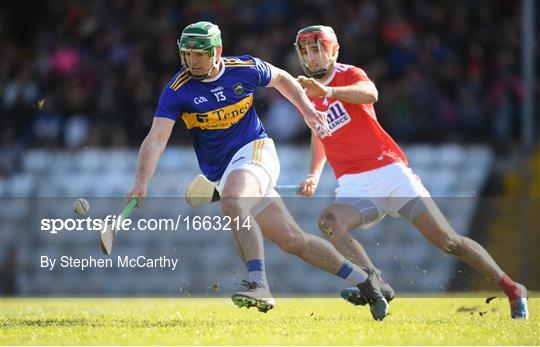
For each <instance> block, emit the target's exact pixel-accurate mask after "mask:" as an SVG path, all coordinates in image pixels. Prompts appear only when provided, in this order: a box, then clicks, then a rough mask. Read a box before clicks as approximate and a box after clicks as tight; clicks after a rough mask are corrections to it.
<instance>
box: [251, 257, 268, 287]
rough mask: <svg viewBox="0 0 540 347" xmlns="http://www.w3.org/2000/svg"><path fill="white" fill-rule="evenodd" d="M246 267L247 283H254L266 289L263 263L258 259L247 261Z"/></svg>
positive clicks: (266, 283)
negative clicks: (247, 273)
mask: <svg viewBox="0 0 540 347" xmlns="http://www.w3.org/2000/svg"><path fill="white" fill-rule="evenodd" d="M246 266H247V269H248V271H249V281H250V282H256V283H258V284H260V285H261V286H263V287H266V288H268V282H267V281H266V272H265V271H264V261H263V260H260V259H253V260H250V261H248V262H247V263H246Z"/></svg>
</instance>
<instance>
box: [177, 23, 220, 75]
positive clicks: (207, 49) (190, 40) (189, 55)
mask: <svg viewBox="0 0 540 347" xmlns="http://www.w3.org/2000/svg"><path fill="white" fill-rule="evenodd" d="M177 44H178V50H179V52H180V61H181V62H182V66H185V67H186V69H187V70H188V74H189V75H190V76H191V77H192V78H194V79H198V80H202V79H205V78H208V77H209V76H210V74H211V72H212V71H213V70H214V69H215V68H216V67H217V65H218V59H217V56H216V51H217V48H218V47H220V46H221V32H220V30H219V28H218V26H217V25H215V24H212V23H210V22H197V23H194V24H190V25H188V26H187V27H186V28H185V29H184V30H183V31H182V36H181V37H180V39H179V40H178V41H177ZM195 55H196V56H197V57H198V58H200V59H203V60H204V59H205V58H206V57H208V58H210V59H209V64H207V66H201V67H196V68H195V67H194V65H193V57H194V56H195Z"/></svg>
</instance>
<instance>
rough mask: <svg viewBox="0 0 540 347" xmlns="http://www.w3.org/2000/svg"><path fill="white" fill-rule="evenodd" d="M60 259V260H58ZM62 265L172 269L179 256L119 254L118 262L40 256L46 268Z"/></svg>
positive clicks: (85, 267)
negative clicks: (154, 256)
mask: <svg viewBox="0 0 540 347" xmlns="http://www.w3.org/2000/svg"><path fill="white" fill-rule="evenodd" d="M58 260H59V261H58ZM57 264H58V265H60V267H61V268H67V269H77V270H81V271H84V270H86V269H92V268H112V267H118V268H168V269H169V270H171V271H174V270H175V269H176V265H178V258H168V257H166V256H161V257H158V258H147V257H145V256H143V255H140V256H138V257H130V256H127V255H126V256H117V257H116V262H113V259H111V258H96V257H92V256H89V257H86V258H75V257H71V256H67V255H63V256H61V257H60V259H57V258H53V257H48V256H46V255H42V256H41V258H40V267H41V268H46V269H48V270H49V271H52V270H53V269H54V268H55V266H56V265H57Z"/></svg>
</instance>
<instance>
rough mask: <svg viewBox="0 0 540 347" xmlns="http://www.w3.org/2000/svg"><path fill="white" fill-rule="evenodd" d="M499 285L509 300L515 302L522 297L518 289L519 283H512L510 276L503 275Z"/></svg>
mask: <svg viewBox="0 0 540 347" xmlns="http://www.w3.org/2000/svg"><path fill="white" fill-rule="evenodd" d="M497 284H498V285H499V287H501V289H502V291H503V292H504V294H506V296H507V297H508V298H509V299H511V300H514V299H517V298H519V297H520V296H521V290H520V289H519V288H518V286H517V283H516V282H514V281H512V279H511V278H510V277H508V275H506V274H505V275H503V277H501V279H500V280H499V282H498V283H497Z"/></svg>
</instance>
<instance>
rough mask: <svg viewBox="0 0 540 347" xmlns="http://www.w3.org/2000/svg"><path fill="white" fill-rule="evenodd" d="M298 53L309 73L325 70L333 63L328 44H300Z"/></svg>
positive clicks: (330, 48) (319, 42) (330, 46)
mask: <svg viewBox="0 0 540 347" xmlns="http://www.w3.org/2000/svg"><path fill="white" fill-rule="evenodd" d="M300 53H301V54H302V58H304V61H305V62H306V64H307V65H308V68H309V70H311V71H318V70H321V69H326V68H328V67H329V66H330V65H332V63H333V62H334V55H333V54H332V53H333V52H332V45H331V44H330V43H323V42H321V41H318V42H306V43H304V44H300Z"/></svg>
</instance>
